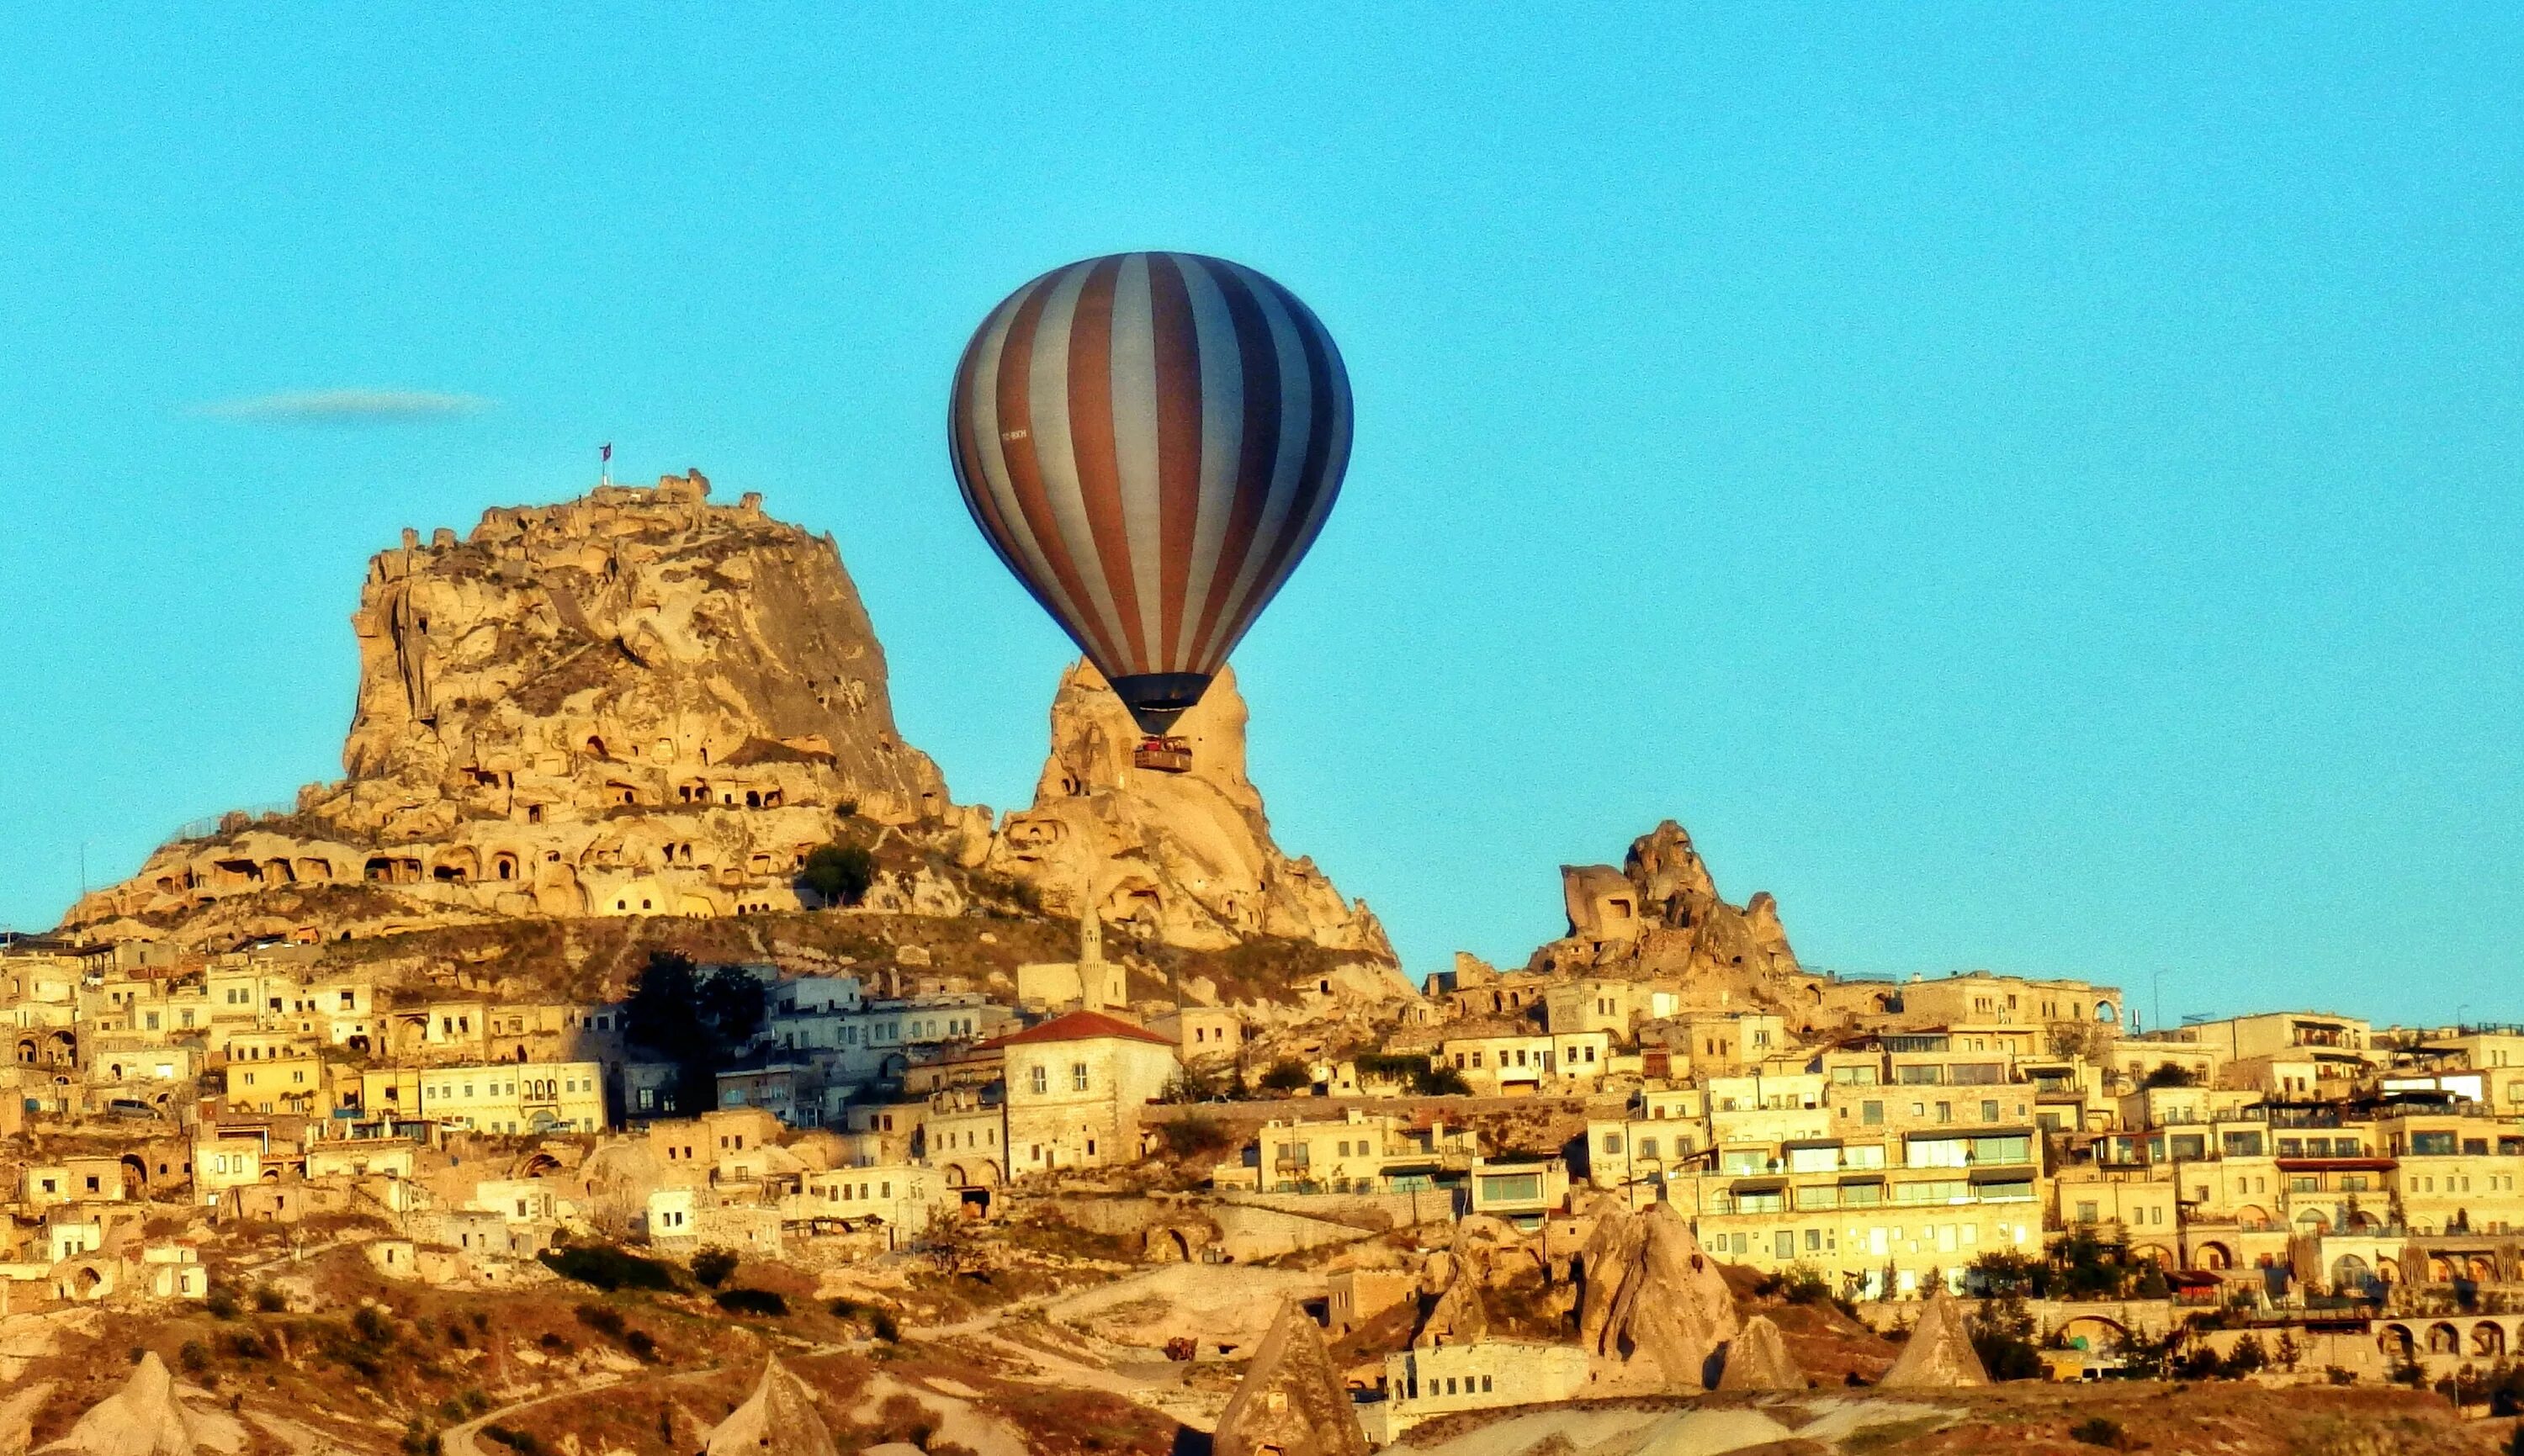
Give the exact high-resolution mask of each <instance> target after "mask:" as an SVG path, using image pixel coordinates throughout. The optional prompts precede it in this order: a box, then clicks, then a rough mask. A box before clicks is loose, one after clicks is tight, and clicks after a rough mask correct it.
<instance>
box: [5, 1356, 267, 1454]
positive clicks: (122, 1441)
mask: <svg viewBox="0 0 2524 1456" xmlns="http://www.w3.org/2000/svg"><path fill="white" fill-rule="evenodd" d="M244 1445H245V1432H244V1431H243V1429H242V1428H240V1427H239V1426H238V1425H237V1424H236V1423H235V1422H234V1421H231V1420H229V1419H228V1418H227V1417H226V1416H223V1415H219V1414H218V1413H216V1412H204V1411H194V1410H190V1409H188V1408H186V1407H185V1406H184V1405H183V1403H182V1402H180V1401H178V1400H177V1399H176V1398H175V1381H174V1378H173V1377H172V1376H170V1375H169V1374H168V1372H167V1363H166V1362H165V1361H163V1360H161V1359H159V1358H158V1355H157V1352H156V1351H151V1352H150V1353H148V1354H145V1355H143V1356H141V1357H140V1363H139V1364H138V1365H137V1366H135V1367H133V1369H132V1372H131V1379H130V1380H128V1381H126V1382H124V1383H123V1385H122V1388H121V1389H120V1390H117V1391H115V1392H114V1393H113V1394H112V1395H109V1396H107V1397H106V1398H105V1399H103V1400H100V1401H98V1402H97V1403H96V1404H95V1405H92V1406H90V1407H88V1410H87V1413H86V1414H84V1415H82V1416H80V1417H79V1418H78V1421H77V1423H76V1424H74V1425H73V1426H72V1427H71V1429H70V1433H69V1434H68V1435H65V1436H63V1437H62V1438H61V1439H60V1440H57V1441H55V1442H53V1443H52V1444H51V1445H49V1446H46V1447H45V1448H44V1449H45V1450H47V1451H60V1452H66V1453H75V1456H195V1453H197V1452H204V1451H217V1452H232V1451H236V1450H238V1449H240V1448H242V1447H243V1446H244Z"/></svg>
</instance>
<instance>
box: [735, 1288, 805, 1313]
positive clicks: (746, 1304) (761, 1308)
mask: <svg viewBox="0 0 2524 1456" xmlns="http://www.w3.org/2000/svg"><path fill="white" fill-rule="evenodd" d="M718 1307H719V1308H721V1309H723V1310H726V1311H727V1312H728V1313H729V1314H732V1315H763V1316H772V1315H785V1314H787V1313H788V1312H789V1301H788V1300H786V1299H784V1298H782V1297H781V1296H780V1295H779V1294H778V1293H777V1292H776V1291H774V1290H771V1289H721V1290H719V1291H718Z"/></svg>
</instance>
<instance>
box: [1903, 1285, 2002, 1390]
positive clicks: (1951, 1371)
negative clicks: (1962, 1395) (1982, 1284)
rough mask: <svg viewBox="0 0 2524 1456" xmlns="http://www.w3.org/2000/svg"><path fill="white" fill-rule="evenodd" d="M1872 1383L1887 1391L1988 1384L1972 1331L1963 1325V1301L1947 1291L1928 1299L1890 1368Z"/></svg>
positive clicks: (1938, 1388) (1951, 1388) (1947, 1388)
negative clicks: (1881, 1377)
mask: <svg viewBox="0 0 2524 1456" xmlns="http://www.w3.org/2000/svg"><path fill="white" fill-rule="evenodd" d="M1988 1383H1989V1370H1988V1368H1987V1367H1986V1366H1984V1365H1982V1364H1981V1363H1980V1352H1979V1351H1977V1350H1975V1349H1973V1348H1972V1342H1971V1332H1970V1331H1969V1330H1967V1329H1966V1327H1965V1324H1964V1306H1963V1301H1961V1300H1959V1299H1956V1298H1954V1297H1953V1296H1951V1295H1948V1294H1939V1295H1937V1296H1936V1297H1935V1298H1933V1299H1930V1300H1929V1301H1928V1302H1927V1305H1926V1307H1925V1308H1923V1309H1921V1310H1920V1311H1919V1322H1918V1323H1917V1324H1916V1325H1913V1326H1912V1327H1911V1337H1910V1339H1909V1340H1907V1341H1906V1342H1904V1344H1903V1346H1902V1353H1901V1354H1900V1355H1899V1356H1898V1357H1896V1358H1895V1360H1894V1361H1893V1368H1892V1369H1890V1370H1888V1371H1886V1372H1884V1379H1882V1380H1880V1381H1877V1382H1876V1384H1877V1385H1878V1386H1879V1387H1881V1388H1883V1389H1886V1390H1953V1389H1957V1388H1960V1387H1962V1386H1966V1385H1986V1384H1988Z"/></svg>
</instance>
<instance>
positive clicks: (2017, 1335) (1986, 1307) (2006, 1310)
mask: <svg viewBox="0 0 2524 1456" xmlns="http://www.w3.org/2000/svg"><path fill="white" fill-rule="evenodd" d="M1964 1328H1965V1331H1966V1334H1968V1335H1970V1336H1971V1343H1972V1351H1973V1353H1975V1354H1977V1355H1979V1356H1980V1363H1981V1365H1982V1366H1983V1367H1984V1368H1986V1369H1987V1370H1988V1371H1989V1378H1990V1379H1991V1380H1994V1381H2030V1380H2039V1379H2041V1378H2042V1377H2043V1376H2044V1375H2045V1374H2047V1373H2048V1368H2047V1367H2046V1366H2044V1365H2043V1363H2042V1355H2041V1353H2040V1351H2038V1350H2036V1349H2035V1348H2034V1346H2033V1329H2034V1325H2033V1313H2032V1311H2030V1310H2028V1309H2026V1308H2025V1307H2024V1298H2023V1296H2022V1295H2020V1294H2002V1295H2000V1296H1999V1297H1997V1298H1995V1299H1986V1300H1983V1301H1982V1302H1981V1306H1980V1308H1979V1309H1977V1310H1974V1311H1973V1312H1972V1317H1971V1318H1970V1319H1969V1320H1968V1321H1966V1323H1965V1327H1964Z"/></svg>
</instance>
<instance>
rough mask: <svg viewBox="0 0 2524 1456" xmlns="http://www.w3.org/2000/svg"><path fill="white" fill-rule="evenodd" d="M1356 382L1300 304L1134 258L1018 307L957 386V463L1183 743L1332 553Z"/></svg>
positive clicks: (1008, 537) (1155, 746)
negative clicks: (1186, 718) (1242, 654)
mask: <svg viewBox="0 0 2524 1456" xmlns="http://www.w3.org/2000/svg"><path fill="white" fill-rule="evenodd" d="M1349 438H1350V397H1349V376H1348V374H1347V372H1346V371H1345V370H1343V368H1342V367H1341V357H1340V351H1339V350H1338V349H1335V347H1333V340H1332V335H1331V334H1329V333H1327V332H1325V331H1324V326H1323V323H1322V321H1321V320H1319V319H1317V318H1316V317H1315V315H1314V312H1313V311H1312V310H1310V309H1308V308H1307V307H1306V306H1305V305H1304V304H1302V303H1300V302H1298V301H1297V297H1296V295H1294V294H1292V293H1290V292H1289V291H1288V290H1287V289H1286V288H1283V287H1281V286H1280V285H1279V284H1278V283H1275V282H1273V281H1272V280H1271V279H1269V278H1267V277H1264V276H1263V275H1262V274H1260V273H1258V272H1255V271H1254V270H1253V269H1251V268H1249V267H1243V266H1242V265H1240V264H1235V263H1229V262H1227V261H1226V260H1224V259H1218V258H1204V257H1202V256H1200V255H1198V254H1195V253H1117V254H1114V255H1112V256H1110V257H1106V258H1091V259H1088V260H1087V261H1085V262H1083V263H1073V264H1071V265H1069V266H1068V267H1060V268H1054V269H1053V270H1051V271H1050V272H1047V273H1044V275H1043V276H1042V277H1039V278H1037V279H1035V280H1034V281H1033V282H1031V283H1028V284H1026V285H1025V286H1024V287H1023V288H1020V289H1018V290H1017V291H1016V292H1014V293H1012V294H1009V295H1008V296H1007V298H1006V299H1005V300H1004V301H1003V302H1001V303H1000V305H999V306H998V307H997V308H996V309H994V310H992V311H991V315H990V316H989V317H988V318H986V319H984V320H983V321H982V326H981V327H980V328H979V329H977V330H975V332H974V334H973V340H972V342H971V343H970V344H967V345H966V346H965V347H964V357H963V361H962V362H961V363H960V364H957V366H956V369H955V386H954V395H953V400H952V402H951V404H950V405H949V407H948V411H947V440H948V448H949V450H950V452H951V453H952V455H953V458H954V464H955V479H956V481H957V483H958V484H960V485H961V486H962V487H963V492H964V505H965V507H966V508H967V509H968V510H971V511H972V513H973V522H974V524H976V525H978V526H980V527H981V528H982V534H983V536H985V537H986V538H988V539H989V541H990V543H991V547H992V549H993V550H994V551H996V552H997V553H998V556H999V559H1000V561H1001V562H1003V563H1005V564H1006V566H1007V568H1008V570H1009V571H1011V572H1013V573H1015V575H1016V578H1017V580H1018V581H1020V582H1022V583H1023V584H1024V585H1025V588H1026V590H1027V591H1029V592H1031V593H1033V595H1034V599H1035V600H1036V601H1037V602H1039V603H1041V604H1042V605H1043V608H1044V610H1045V611H1047V612H1049V613H1051V616H1052V619H1053V620H1054V621H1056V622H1058V623H1060V625H1061V627H1062V628H1063V629H1064V630H1066V631H1067V632H1068V633H1069V636H1070V638H1071V640H1072V641H1074V642H1076V643H1077V644H1078V647H1079V650H1080V651H1081V652H1083V653H1085V654H1086V655H1087V657H1088V659H1089V660H1090V661H1092V662H1093V663H1094V664H1095V666H1096V667H1097V668H1098V669H1099V670H1101V671H1102V672H1103V674H1104V677H1105V679H1106V680H1107V681H1108V682H1110V683H1111V684H1112V685H1113V691H1114V692H1115V693H1116V694H1117V695H1119V696H1120V697H1121V700H1122V702H1123V703H1124V704H1126V705H1127V706H1129V708H1130V709H1131V715H1132V717H1133V718H1134V719H1135V720H1137V722H1138V723H1139V725H1140V728H1141V731H1142V732H1143V733H1145V734H1146V735H1147V738H1146V740H1145V742H1143V743H1142V744H1141V747H1140V750H1139V752H1138V753H1137V754H1136V755H1135V756H1136V760H1137V761H1138V762H1139V763H1140V764H1141V766H1143V767H1150V768H1161V769H1169V770H1172V771H1175V772H1181V771H1183V770H1184V769H1186V768H1189V766H1190V754H1189V752H1188V751H1187V750H1186V749H1185V748H1184V746H1183V745H1182V743H1181V742H1180V741H1179V740H1175V739H1170V738H1168V737H1167V736H1166V730H1167V729H1168V728H1170V727H1171V726H1173V724H1174V721H1175V719H1176V718H1178V717H1180V716H1182V714H1183V713H1184V711H1185V710H1186V709H1188V708H1189V707H1190V706H1191V705H1192V704H1195V703H1198V702H1199V701H1200V696H1201V694H1202V692H1203V691H1204V690H1206V689H1207V688H1208V687H1209V682H1210V679H1211V677H1212V676H1214V675H1215V674H1216V673H1217V671H1218V669H1219V668H1220V667H1221V666H1222V665H1224V664H1225V663H1226V661H1227V656H1228V654H1230V653H1232V652H1234V651H1235V650H1236V644H1237V643H1238V641H1240V640H1241V639H1242V638H1243V636H1244V633H1245V631H1246V629H1247V628H1249V627H1251V626H1252V625H1253V620H1254V618H1255V617H1257V616H1259V615H1260V614H1261V612H1262V608H1263V607H1265V606H1268V605H1269V603H1270V601H1271V598H1272V596H1273V594H1275V593H1277V592H1278V591H1279V590H1280V586H1281V584H1282V583H1283V582H1285V581H1286V580H1287V579H1288V573H1289V572H1291V571H1293V570H1295V569H1296V565H1297V561H1298V559H1299V558H1302V557H1304V556H1305V554H1306V548H1307V547H1309V546H1311V545H1313V544H1314V540H1315V537H1316V535H1317V534H1318V533H1320V532H1321V531H1322V530H1323V527H1324V520H1325V517H1326V516H1328V515H1329V514H1330V513H1331V511H1332V509H1333V501H1334V499H1335V497H1336V496H1338V495H1339V494H1340V479H1341V471H1342V470H1343V468H1344V467H1346V466H1347V464H1348V463H1349Z"/></svg>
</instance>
